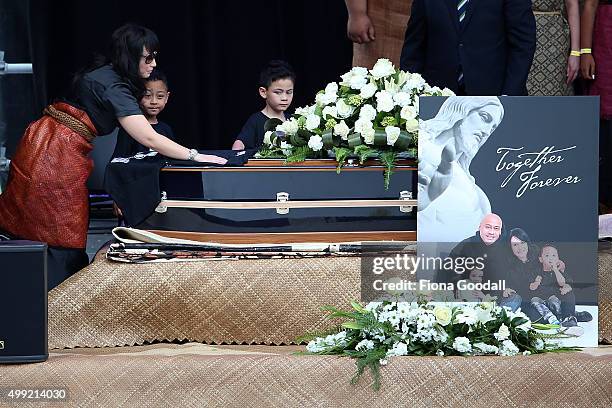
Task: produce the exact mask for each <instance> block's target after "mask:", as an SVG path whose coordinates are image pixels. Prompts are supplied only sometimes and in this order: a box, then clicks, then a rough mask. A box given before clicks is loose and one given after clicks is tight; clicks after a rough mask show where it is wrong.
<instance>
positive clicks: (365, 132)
mask: <svg viewBox="0 0 612 408" xmlns="http://www.w3.org/2000/svg"><path fill="white" fill-rule="evenodd" d="M375 134H376V131H375V130H374V128H373V127H369V128H366V127H364V128H363V129H362V130H361V136H363V141H364V142H365V143H366V144H369V145H371V144H374V135H375Z"/></svg>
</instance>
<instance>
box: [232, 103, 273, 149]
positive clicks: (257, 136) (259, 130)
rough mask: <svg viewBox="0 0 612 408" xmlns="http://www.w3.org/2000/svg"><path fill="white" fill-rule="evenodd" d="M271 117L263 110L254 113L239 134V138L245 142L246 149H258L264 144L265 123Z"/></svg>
mask: <svg viewBox="0 0 612 408" xmlns="http://www.w3.org/2000/svg"><path fill="white" fill-rule="evenodd" d="M268 119H270V118H269V117H267V116H266V115H264V114H263V113H262V112H261V111H259V112H255V113H254V114H252V115H251V116H250V117H249V119H248V120H247V121H246V123H245V124H244V126H242V130H241V131H240V133H239V134H238V137H237V140H240V141H241V142H242V143H244V148H245V149H258V148H259V147H261V145H262V144H263V138H264V134H265V133H266V132H265V131H264V125H265V124H266V121H267V120H268Z"/></svg>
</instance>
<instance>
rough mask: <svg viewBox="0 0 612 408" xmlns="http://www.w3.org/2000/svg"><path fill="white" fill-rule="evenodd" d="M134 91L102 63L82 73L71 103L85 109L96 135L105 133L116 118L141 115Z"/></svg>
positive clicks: (112, 128)
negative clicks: (96, 132) (98, 66)
mask: <svg viewBox="0 0 612 408" xmlns="http://www.w3.org/2000/svg"><path fill="white" fill-rule="evenodd" d="M134 92H135V89H134V88H133V87H132V86H130V84H128V83H127V82H125V81H124V80H123V79H121V77H120V76H119V75H118V74H117V73H116V72H115V70H113V68H112V67H111V66H110V65H104V66H102V67H100V68H97V69H95V70H93V71H90V72H88V73H86V74H84V75H83V77H82V78H81V79H80V80H79V82H78V84H77V95H76V97H75V100H74V102H76V103H77V104H78V105H79V106H80V107H81V108H82V109H84V110H85V112H87V114H88V115H89V118H90V119H91V120H92V122H93V124H94V126H95V127H96V130H97V131H98V134H99V135H106V134H109V133H111V132H112V131H113V130H114V129H115V128H116V127H117V126H118V125H119V123H118V122H117V118H120V117H124V116H131V115H142V111H141V110H140V106H138V101H137V100H136V97H134Z"/></svg>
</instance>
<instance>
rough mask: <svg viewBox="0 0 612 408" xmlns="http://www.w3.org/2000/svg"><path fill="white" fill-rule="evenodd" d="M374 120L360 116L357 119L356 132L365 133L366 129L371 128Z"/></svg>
mask: <svg viewBox="0 0 612 408" xmlns="http://www.w3.org/2000/svg"><path fill="white" fill-rule="evenodd" d="M372 126H373V125H372V122H371V121H370V120H369V119H367V118H359V119H357V120H356V121H355V132H356V133H363V130H364V129H369V128H371V127H372Z"/></svg>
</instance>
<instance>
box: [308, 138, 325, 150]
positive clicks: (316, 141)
mask: <svg viewBox="0 0 612 408" xmlns="http://www.w3.org/2000/svg"><path fill="white" fill-rule="evenodd" d="M308 147H310V148H311V149H312V150H314V151H315V152H318V151H319V150H321V149H322V148H323V139H322V138H321V136H319V135H315V136H310V139H308Z"/></svg>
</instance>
